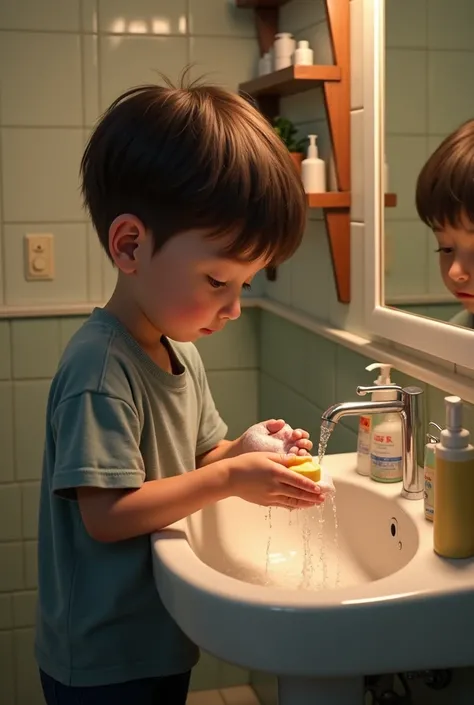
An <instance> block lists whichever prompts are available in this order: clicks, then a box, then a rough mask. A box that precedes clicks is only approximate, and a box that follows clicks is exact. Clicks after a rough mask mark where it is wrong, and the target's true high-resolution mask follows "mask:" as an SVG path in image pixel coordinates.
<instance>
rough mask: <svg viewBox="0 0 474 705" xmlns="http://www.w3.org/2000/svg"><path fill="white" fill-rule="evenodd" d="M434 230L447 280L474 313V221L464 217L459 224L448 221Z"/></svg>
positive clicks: (449, 285)
mask: <svg viewBox="0 0 474 705" xmlns="http://www.w3.org/2000/svg"><path fill="white" fill-rule="evenodd" d="M434 233H435V235H436V239H437V240H438V252H439V266H440V270H441V276H442V278H443V282H444V284H445V286H446V288H447V289H448V290H449V291H450V292H451V293H452V294H454V296H456V297H457V298H458V299H459V301H460V302H461V303H462V305H463V306H464V308H466V309H467V310H468V311H470V312H471V313H474V223H470V222H469V221H466V219H465V218H463V219H462V222H461V224H460V226H459V227H458V228H453V227H451V226H450V225H446V226H445V227H443V228H440V229H439V230H438V229H436V230H435V231H434Z"/></svg>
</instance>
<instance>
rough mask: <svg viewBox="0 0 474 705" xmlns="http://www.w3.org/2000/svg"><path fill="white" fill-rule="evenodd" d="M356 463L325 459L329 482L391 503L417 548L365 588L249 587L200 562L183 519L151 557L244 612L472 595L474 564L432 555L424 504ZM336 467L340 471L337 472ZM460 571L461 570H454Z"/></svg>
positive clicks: (351, 458) (343, 457)
mask: <svg viewBox="0 0 474 705" xmlns="http://www.w3.org/2000/svg"><path fill="white" fill-rule="evenodd" d="M355 459H356V454H355V453H344V454H342V453H341V454H333V455H328V456H326V459H325V466H326V468H327V470H328V472H330V473H331V475H332V477H333V478H335V479H338V480H339V481H341V482H344V483H348V484H352V485H355V486H366V487H367V489H368V490H369V491H371V492H373V493H375V494H377V495H380V496H383V497H385V498H388V499H391V500H392V501H394V502H395V505H396V507H397V509H398V510H399V511H401V512H404V513H405V514H406V515H407V516H408V518H409V519H410V520H411V521H412V522H413V523H414V525H415V529H416V532H417V537H418V549H417V551H416V553H415V555H414V557H413V558H412V559H411V560H410V561H409V562H408V563H407V564H406V565H405V566H403V567H402V568H400V569H399V570H397V571H396V572H395V573H391V574H390V575H387V576H385V577H383V578H379V579H377V580H374V581H370V582H366V583H360V584H356V585H349V586H347V587H341V588H328V589H325V590H320V591H310V590H297V589H294V588H281V587H273V586H265V585H257V584H254V583H248V582H245V581H242V580H239V579H237V578H235V577H232V576H229V575H225V574H224V573H221V572H220V571H218V570H216V569H215V568H213V567H211V566H209V565H207V564H205V563H203V562H202V561H201V560H200V558H199V557H198V556H197V555H196V554H195V553H194V551H193V549H192V548H191V545H190V543H189V541H188V537H187V526H186V520H181V521H179V522H176V523H175V524H173V525H172V526H170V527H169V528H167V529H163V530H162V531H160V532H156V533H154V534H153V535H152V538H151V540H152V548H153V554H154V558H156V559H157V560H158V561H159V562H160V563H161V564H162V565H163V567H164V568H166V570H168V571H170V572H171V573H173V574H174V575H175V577H176V578H177V579H179V580H181V581H183V582H184V583H186V584H188V585H189V586H190V587H192V588H193V589H195V590H200V591H204V592H207V593H209V594H211V595H214V596H215V597H216V598H219V599H221V600H226V601H229V602H233V603H241V602H245V603H246V604H247V605H248V606H249V607H250V605H254V606H258V605H260V606H264V607H265V606H266V607H268V608H272V609H275V608H279V609H285V610H287V609H294V610H296V609H303V610H306V609H311V610H314V609H315V608H316V609H317V608H324V609H329V608H341V607H342V606H343V607H346V608H347V607H349V606H351V605H353V606H354V605H363V604H367V605H368V604H370V603H375V602H377V603H380V602H391V603H393V602H406V601H411V600H417V599H420V598H423V599H426V597H429V596H431V597H433V596H437V595H439V596H441V595H446V594H450V593H452V592H465V591H467V592H473V593H474V559H464V560H461V561H449V560H447V559H443V558H441V557H439V556H437V555H436V554H435V553H434V551H433V547H432V531H433V526H432V523H430V522H428V521H427V520H426V519H425V518H424V513H423V501H422V500H406V499H403V498H402V497H401V495H400V490H401V484H400V483H393V484H383V483H377V482H373V481H371V480H370V478H367V477H363V476H361V475H358V474H357V473H356V471H355ZM341 461H342V462H341ZM336 465H343V466H344V467H343V469H341V468H340V467H336ZM366 483H367V485H366ZM369 483H370V484H369ZM461 567H462V568H463V570H462V571H460V570H459V569H460V568H461ZM466 574H468V575H469V577H470V578H472V582H471V584H466V577H467V575H466Z"/></svg>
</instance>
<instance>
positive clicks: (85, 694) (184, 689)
mask: <svg viewBox="0 0 474 705" xmlns="http://www.w3.org/2000/svg"><path fill="white" fill-rule="evenodd" d="M190 675H191V674H190V673H181V674H179V675H177V676H166V677H164V678H143V679H142V680H136V681H127V682H126V683H116V684H114V685H99V686H91V687H83V686H80V687H79V686H72V685H63V684H62V683H59V682H58V681H56V680H54V678H51V677H50V676H48V675H47V674H46V673H44V672H43V671H40V677H41V685H42V686H43V694H44V698H45V700H46V703H47V705H185V704H186V697H187V694H188V687H189V677H190Z"/></svg>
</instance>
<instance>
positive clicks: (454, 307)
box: [380, 0, 474, 329]
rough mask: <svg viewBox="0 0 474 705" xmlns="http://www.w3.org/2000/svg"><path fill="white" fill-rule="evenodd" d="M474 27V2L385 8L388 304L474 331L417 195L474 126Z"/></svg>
mask: <svg viewBox="0 0 474 705" xmlns="http://www.w3.org/2000/svg"><path fill="white" fill-rule="evenodd" d="M473 27H474V1H473V0H385V52H384V63H385V80H384V81H382V85H384V103H385V108H384V115H385V120H384V121H382V126H381V127H382V131H383V141H384V151H385V160H384V161H385V167H384V169H382V179H383V180H384V190H385V193H386V195H385V209H384V214H382V224H383V228H384V232H383V234H382V239H381V244H382V243H383V266H382V268H381V270H380V271H381V277H382V282H381V284H382V286H381V289H382V292H383V294H382V296H383V299H382V301H381V303H382V304H383V305H384V306H385V307H390V308H391V309H394V308H395V309H397V310H401V311H404V312H405V313H409V314H414V315H417V316H423V317H425V318H430V319H434V320H437V321H443V322H446V323H451V324H454V325H462V326H464V327H467V328H471V329H472V328H474V313H471V311H472V312H474V296H473V297H472V300H471V301H470V300H469V298H468V297H467V296H464V298H458V297H456V296H455V295H454V294H453V293H452V291H453V289H456V288H457V289H458V291H459V290H460V287H459V285H458V283H459V282H458V283H457V284H456V286H451V290H449V289H448V288H447V286H446V285H445V284H444V283H443V278H442V276H441V273H440V267H443V266H444V270H445V279H446V277H449V276H452V275H451V274H450V273H449V272H450V271H452V272H453V273H454V276H455V277H458V278H459V273H458V271H457V270H456V268H455V269H454V270H452V269H451V265H447V264H446V263H447V259H446V258H447V257H449V253H448V252H447V251H446V249H445V251H444V252H442V253H437V252H436V250H437V248H438V247H439V244H438V240H437V238H436V236H435V235H434V233H433V232H432V230H431V229H429V228H428V227H427V226H426V225H425V224H424V223H423V222H422V221H421V219H420V218H419V216H418V214H417V209H416V205H415V191H416V182H417V178H418V175H419V173H420V170H421V169H422V167H423V165H424V164H425V162H426V161H427V159H428V158H429V156H430V155H431V154H432V153H433V152H434V151H435V150H436V148H437V147H438V146H439V145H440V143H441V142H442V141H443V139H444V138H445V137H447V136H448V135H449V134H450V133H452V132H453V131H454V130H456V129H457V128H458V127H459V126H460V125H461V124H462V123H463V122H465V121H466V120H469V119H472V118H474V42H473V35H472V28H473ZM473 178H474V174H473ZM470 237H472V238H473V241H472V242H473V244H472V249H471V251H470V253H468V254H466V253H465V259H464V261H463V263H462V264H463V268H464V271H465V270H466V268H467V269H469V266H468V265H469V261H470V266H471V268H472V273H473V279H472V281H470V282H469V281H468V280H466V283H465V285H463V286H462V290H463V291H462V293H464V294H466V293H469V292H470V293H471V294H473V295H474V231H473V232H472V233H471V234H470ZM441 244H442V246H443V247H444V248H447V247H449V245H450V243H448V244H446V243H441ZM467 247H469V245H468V246H467ZM469 254H470V260H469V257H468V255H469ZM443 258H445V259H444V261H443ZM454 259H455V258H454ZM452 261H453V256H451V262H452Z"/></svg>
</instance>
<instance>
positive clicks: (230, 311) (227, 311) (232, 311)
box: [221, 297, 241, 321]
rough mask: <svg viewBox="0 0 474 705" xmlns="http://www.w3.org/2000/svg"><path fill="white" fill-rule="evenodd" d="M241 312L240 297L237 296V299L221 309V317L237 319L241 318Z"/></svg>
mask: <svg viewBox="0 0 474 705" xmlns="http://www.w3.org/2000/svg"><path fill="white" fill-rule="evenodd" d="M240 313H241V306H240V298H239V297H237V298H236V299H233V300H232V301H230V302H229V303H228V304H227V305H226V306H224V308H223V309H222V310H221V317H222V318H227V319H229V320H231V321H235V320H236V319H237V318H239V316H240Z"/></svg>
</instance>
